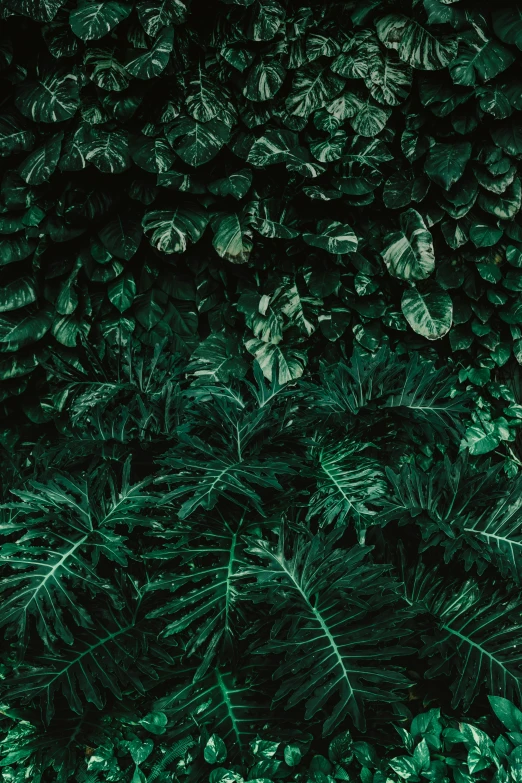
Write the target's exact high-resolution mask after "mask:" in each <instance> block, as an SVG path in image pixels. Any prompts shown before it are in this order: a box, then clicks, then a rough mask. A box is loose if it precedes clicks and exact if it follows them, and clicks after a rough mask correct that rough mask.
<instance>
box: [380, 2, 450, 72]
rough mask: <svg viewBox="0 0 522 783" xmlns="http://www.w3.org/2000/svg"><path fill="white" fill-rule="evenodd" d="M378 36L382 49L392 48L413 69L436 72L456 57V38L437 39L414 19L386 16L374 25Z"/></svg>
mask: <svg viewBox="0 0 522 783" xmlns="http://www.w3.org/2000/svg"><path fill="white" fill-rule="evenodd" d="M376 28H377V35H378V36H379V40H380V41H382V43H383V44H384V46H386V47H387V48H388V49H395V50H396V51H397V54H398V55H399V57H400V59H401V60H403V62H406V63H409V65H411V67H412V68H419V69H421V70H424V71H438V70H440V69H441V68H444V67H446V66H447V65H449V63H450V62H451V61H452V60H454V59H455V57H456V56H457V46H458V42H457V39H456V37H451V36H447V37H446V38H440V39H439V38H436V37H435V36H434V35H433V33H431V32H430V31H429V30H427V29H426V28H425V27H423V26H422V25H420V24H419V23H418V22H416V21H415V20H414V19H409V18H408V17H407V16H402V15H401V14H389V15H388V16H384V17H383V18H382V19H379V20H378V22H377V23H376Z"/></svg>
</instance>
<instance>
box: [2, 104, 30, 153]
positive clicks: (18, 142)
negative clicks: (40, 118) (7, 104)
mask: <svg viewBox="0 0 522 783" xmlns="http://www.w3.org/2000/svg"><path fill="white" fill-rule="evenodd" d="M26 124H27V123H25V122H24V121H21V118H19V117H16V116H15V115H14V114H13V115H11V114H2V116H0V157H6V156H7V155H11V153H13V152H23V151H28V150H31V149H32V148H33V146H34V141H35V135H34V133H33V132H32V131H31V130H28V129H27V128H26V127H25V125H26Z"/></svg>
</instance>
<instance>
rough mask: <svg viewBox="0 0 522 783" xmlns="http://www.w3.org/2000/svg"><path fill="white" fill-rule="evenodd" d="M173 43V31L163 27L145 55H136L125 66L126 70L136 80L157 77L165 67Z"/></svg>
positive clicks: (170, 28)
mask: <svg viewBox="0 0 522 783" xmlns="http://www.w3.org/2000/svg"><path fill="white" fill-rule="evenodd" d="M173 43H174V30H173V28H172V27H165V28H164V29H163V30H162V31H161V33H160V34H159V35H158V37H157V38H156V40H155V41H154V43H153V45H152V46H151V48H150V49H149V50H148V51H147V52H146V53H145V54H140V55H138V57H135V58H134V59H133V60H131V61H130V62H128V63H127V64H126V65H125V68H126V70H127V71H128V72H129V73H130V74H132V76H135V77H136V79H152V78H154V77H155V76H159V75H160V73H161V72H162V71H164V70H165V68H166V67H167V63H168V61H169V57H170V53H171V51H172V46H173Z"/></svg>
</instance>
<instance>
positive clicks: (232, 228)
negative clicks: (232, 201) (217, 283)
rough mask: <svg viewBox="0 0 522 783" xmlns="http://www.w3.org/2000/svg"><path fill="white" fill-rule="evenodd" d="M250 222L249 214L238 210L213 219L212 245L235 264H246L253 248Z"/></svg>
mask: <svg viewBox="0 0 522 783" xmlns="http://www.w3.org/2000/svg"><path fill="white" fill-rule="evenodd" d="M249 223H250V219H249V216H248V215H246V216H245V215H244V214H243V213H241V214H238V213H237V212H234V213H233V214H230V215H221V216H219V217H217V218H215V219H214V220H213V221H212V230H213V231H214V238H213V240H212V245H213V247H214V249H215V251H216V253H217V254H218V255H219V256H221V258H224V259H225V260H226V261H230V262H231V263H233V264H245V263H246V262H247V261H248V259H249V257H250V253H251V252H252V248H253V241H252V229H251V228H250V226H249Z"/></svg>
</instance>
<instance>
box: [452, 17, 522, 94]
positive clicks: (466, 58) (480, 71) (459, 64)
mask: <svg viewBox="0 0 522 783" xmlns="http://www.w3.org/2000/svg"><path fill="white" fill-rule="evenodd" d="M514 61H515V57H514V56H513V54H512V52H510V51H509V49H506V47H505V46H502V44H499V42H498V41H497V40H495V39H494V38H487V37H486V36H485V35H484V34H483V33H480V32H479V31H478V29H477V30H476V31H474V32H473V33H463V35H462V37H461V38H460V40H459V52H458V57H457V58H456V59H455V60H453V61H452V62H451V63H450V66H449V71H450V74H451V78H452V79H453V81H454V83H455V84H460V85H462V86H463V87H473V86H474V85H475V84H477V83H479V84H480V83H482V82H488V81H489V80H490V79H493V78H495V76H498V75H499V73H502V72H503V71H505V70H506V68H509V66H510V65H511V64H512V63H513V62H514Z"/></svg>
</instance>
